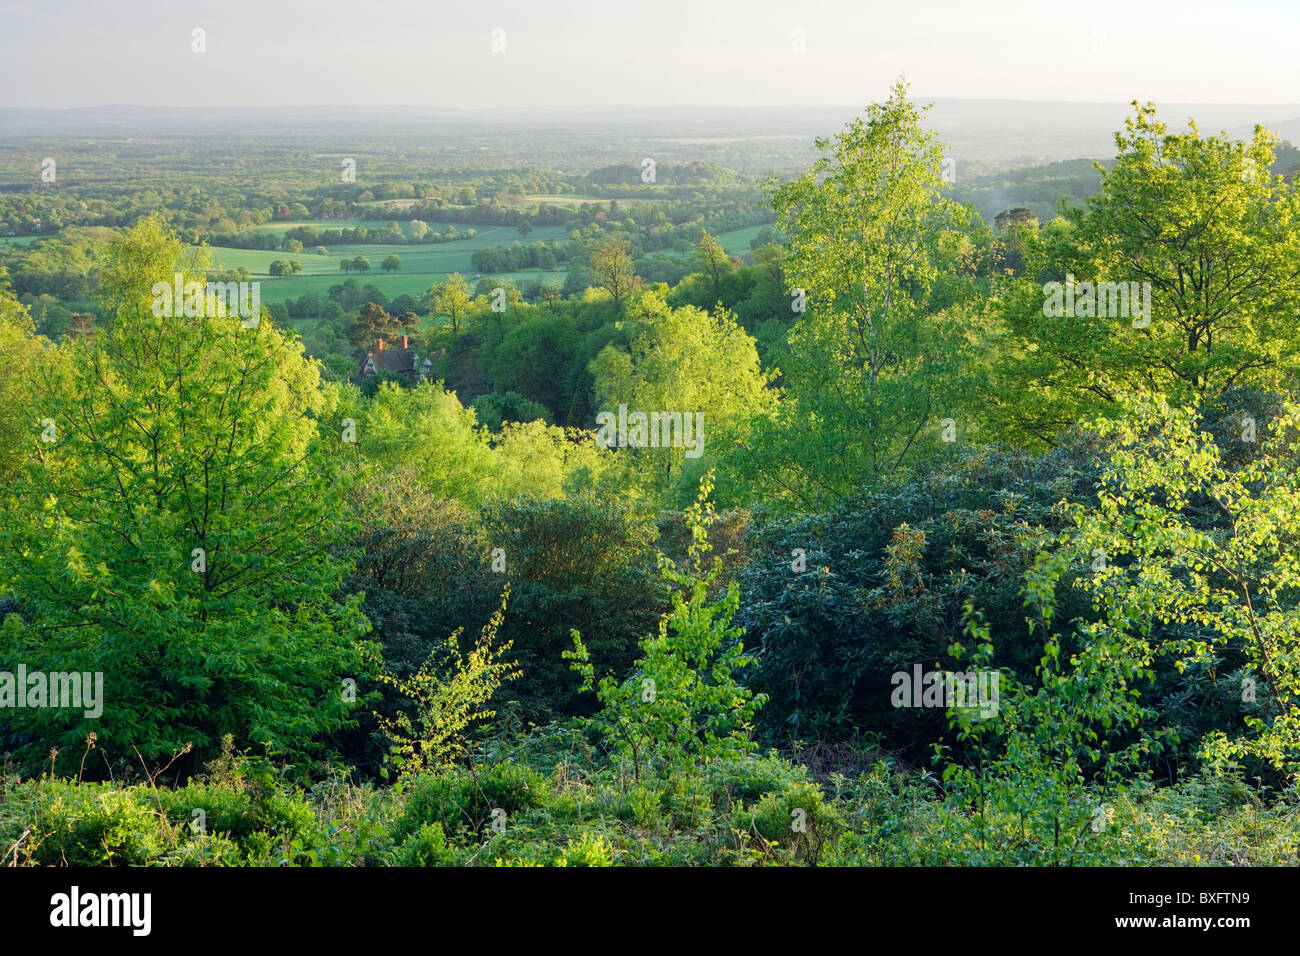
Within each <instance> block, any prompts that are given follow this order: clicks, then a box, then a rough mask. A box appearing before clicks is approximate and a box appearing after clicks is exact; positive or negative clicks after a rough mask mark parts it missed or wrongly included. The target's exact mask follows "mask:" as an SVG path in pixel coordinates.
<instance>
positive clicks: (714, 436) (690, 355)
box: [589, 291, 772, 488]
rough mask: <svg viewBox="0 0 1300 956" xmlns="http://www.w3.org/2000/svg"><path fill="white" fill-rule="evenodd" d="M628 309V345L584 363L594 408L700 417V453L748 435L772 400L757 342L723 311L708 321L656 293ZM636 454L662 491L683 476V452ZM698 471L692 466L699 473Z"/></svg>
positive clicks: (650, 450) (660, 450)
mask: <svg viewBox="0 0 1300 956" xmlns="http://www.w3.org/2000/svg"><path fill="white" fill-rule="evenodd" d="M630 311H631V314H630V315H629V317H628V318H627V319H626V320H625V322H624V326H623V330H624V333H625V335H626V341H627V345H626V347H620V345H618V344H614V343H611V344H610V345H607V346H605V348H603V349H602V350H601V351H600V353H599V354H597V356H596V357H595V359H593V360H592V361H591V363H590V365H589V369H590V371H591V374H592V376H593V377H594V390H595V396H596V402H597V406H598V407H599V409H600V410H602V411H607V412H616V410H617V408H618V406H619V405H620V404H625V405H627V406H628V408H629V410H631V411H643V412H646V413H649V412H651V411H663V412H681V413H682V415H683V417H685V416H688V415H690V416H693V415H695V413H697V412H698V413H702V415H703V421H704V431H703V433H702V434H701V435H700V436H699V438H700V440H701V441H704V442H705V443H704V446H703V448H702V451H703V452H704V454H709V453H710V452H711V450H713V449H715V448H725V447H729V446H730V445H731V444H732V443H733V442H735V441H737V440H739V439H740V438H742V437H743V436H744V435H746V434H747V430H748V425H749V423H750V421H751V420H752V419H753V417H754V416H756V415H759V414H761V413H763V412H764V411H766V410H767V408H768V407H769V406H770V404H771V400H772V395H771V393H770V392H769V391H768V389H767V387H766V386H767V382H768V378H769V375H768V374H767V373H765V372H764V371H763V370H762V368H761V367H760V365H759V361H758V352H757V351H756V350H755V348H754V340H753V339H752V338H751V337H750V336H749V335H747V334H746V333H745V330H744V329H742V328H741V327H740V326H739V325H738V324H737V323H736V320H735V317H734V316H733V315H731V313H730V312H727V311H725V310H724V311H722V312H719V313H718V314H717V315H716V316H710V315H709V314H708V313H707V312H705V311H703V310H702V309H697V308H695V307H694V306H683V307H682V308H679V309H671V308H669V307H668V306H667V305H666V304H665V303H664V300H663V297H662V296H661V295H660V294H659V293H657V292H655V291H649V292H647V293H645V294H644V295H642V296H641V297H640V298H639V299H638V300H637V303H636V304H635V305H634V306H633V307H632V309H631V310H630ZM705 439H707V441H705ZM636 457H637V459H638V461H639V462H640V463H641V464H640V467H641V468H642V469H643V470H644V472H645V474H647V475H648V476H652V481H654V482H655V484H657V485H659V487H664V488H666V487H668V486H670V485H671V484H672V483H673V481H674V480H675V478H676V477H678V476H679V475H681V473H682V468H683V464H684V462H685V461H686V460H687V459H686V449H684V448H663V447H659V448H648V449H645V450H644V451H641V452H638V453H637V456H636ZM702 459H703V456H699V457H696V458H693V461H695V462H697V463H698V462H699V461H701V460H702ZM703 470H704V469H703V468H702V467H701V466H700V465H699V464H696V466H695V474H696V475H697V476H698V474H701V473H702V472H703Z"/></svg>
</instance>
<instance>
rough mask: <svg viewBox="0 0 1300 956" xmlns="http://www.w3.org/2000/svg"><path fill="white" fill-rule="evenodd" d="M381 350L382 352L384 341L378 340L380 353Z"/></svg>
mask: <svg viewBox="0 0 1300 956" xmlns="http://www.w3.org/2000/svg"><path fill="white" fill-rule="evenodd" d="M383 350H384V340H383V339H380V340H379V351H381V352H382V351H383Z"/></svg>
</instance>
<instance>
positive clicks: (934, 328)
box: [745, 80, 970, 507]
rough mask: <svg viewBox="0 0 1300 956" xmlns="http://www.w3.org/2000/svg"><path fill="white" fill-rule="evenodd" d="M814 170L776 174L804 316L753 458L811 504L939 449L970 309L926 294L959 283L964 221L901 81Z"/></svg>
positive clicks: (783, 359) (761, 480)
mask: <svg viewBox="0 0 1300 956" xmlns="http://www.w3.org/2000/svg"><path fill="white" fill-rule="evenodd" d="M816 145H817V148H818V149H819V150H820V151H821V152H822V154H823V155H822V156H820V157H819V158H818V159H817V160H816V161H815V162H814V163H813V166H812V168H811V169H809V170H808V171H807V172H806V173H804V174H803V175H802V176H799V177H798V178H796V179H794V180H793V181H791V182H788V183H780V182H777V181H769V182H768V184H767V188H768V190H769V196H770V198H771V202H772V206H773V208H774V209H775V210H776V213H777V226H778V228H779V229H780V230H781V231H782V232H783V233H785V234H786V235H787V236H788V237H789V240H788V242H789V254H788V256H787V257H786V260H785V263H784V272H785V276H786V279H787V280H788V281H789V283H790V286H791V287H792V289H793V293H792V297H791V301H792V303H794V304H795V305H796V307H797V306H798V305H802V304H805V303H806V312H804V313H802V314H798V313H797V312H796V315H797V316H798V320H797V322H796V323H795V325H794V327H793V329H792V330H791V332H790V335H789V347H788V349H786V350H785V352H784V354H783V355H781V356H780V358H779V360H780V365H781V370H782V372H783V373H784V381H783V384H784V387H785V399H784V401H782V403H781V404H780V406H778V415H777V417H776V418H775V419H774V420H773V421H772V422H770V423H765V427H764V428H763V430H762V431H761V432H760V433H759V434H756V436H755V438H754V447H753V449H750V450H749V451H748V452H747V453H746V455H745V467H746V468H749V469H751V471H750V472H749V474H750V476H751V479H752V480H754V482H755V484H756V486H757V488H758V489H761V490H762V492H763V493H766V494H770V495H773V496H779V497H782V498H790V499H793V500H795V501H797V502H799V504H800V506H804V507H806V506H811V505H813V504H814V503H816V502H818V501H819V500H834V499H836V498H839V497H842V496H844V495H846V494H848V493H850V492H851V491H853V490H854V489H855V488H857V487H859V486H860V485H861V484H863V483H864V482H872V481H877V480H880V479H881V478H882V477H883V476H887V475H889V474H891V473H893V472H895V471H897V470H899V469H901V468H904V467H906V466H907V465H908V464H909V463H910V462H912V461H915V460H916V459H917V458H919V457H920V455H921V454H922V452H924V451H927V450H929V449H932V448H934V447H937V446H938V445H939V439H940V427H939V426H940V422H941V420H942V419H944V418H953V419H954V420H957V419H963V418H964V420H963V425H965V424H966V422H967V421H969V417H964V416H962V415H961V409H960V407H959V406H957V405H956V401H957V397H958V396H960V395H961V394H962V392H963V390H962V389H961V388H960V386H959V385H958V372H959V371H960V370H961V368H962V363H961V362H960V361H959V357H960V354H961V352H962V351H963V350H964V349H965V348H966V347H967V344H966V343H967V335H968V332H969V324H970V323H969V318H968V317H967V316H964V315H962V314H960V310H953V312H954V313H956V314H945V313H944V311H943V310H941V309H940V308H938V307H937V304H936V303H935V302H933V301H932V291H933V290H934V289H935V288H936V280H937V279H938V277H939V276H940V274H941V272H949V273H951V274H953V277H954V278H953V281H958V282H960V281H962V273H961V270H960V268H959V266H958V263H957V262H956V261H954V260H956V259H957V258H958V254H959V252H960V250H961V246H962V242H963V239H962V237H961V235H960V233H959V232H958V231H957V230H958V227H959V226H961V225H963V224H964V223H965V222H966V221H968V214H967V213H966V212H965V211H963V210H962V209H961V208H960V207H958V206H957V205H956V204H954V203H953V202H951V201H950V200H948V199H946V198H945V197H944V195H943V190H944V188H945V183H944V180H943V177H942V175H941V173H940V163H941V160H942V152H941V148H940V146H939V144H938V143H937V142H936V141H935V139H934V136H933V134H931V133H928V132H926V131H924V130H923V129H922V127H921V113H920V112H919V111H918V110H917V109H916V107H915V106H914V105H913V104H912V103H910V102H909V101H908V99H907V85H906V83H904V82H903V81H901V80H900V81H899V82H898V83H897V84H895V86H894V88H893V91H892V94H891V96H890V98H889V100H888V101H887V102H885V103H877V104H873V105H872V106H871V107H869V108H868V110H867V115H866V117H865V119H863V118H856V119H854V120H853V121H852V122H851V123H850V124H849V125H848V126H847V127H846V128H845V129H844V130H843V131H842V132H841V133H839V134H838V135H837V136H836V137H835V138H834V139H833V140H826V139H820V138H819V139H818V140H817V141H816Z"/></svg>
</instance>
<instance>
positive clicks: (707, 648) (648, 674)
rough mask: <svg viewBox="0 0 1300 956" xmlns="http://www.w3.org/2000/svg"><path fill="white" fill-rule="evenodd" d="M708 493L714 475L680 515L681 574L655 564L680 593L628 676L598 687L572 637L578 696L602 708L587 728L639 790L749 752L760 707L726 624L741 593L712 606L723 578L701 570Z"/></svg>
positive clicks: (663, 562) (664, 562)
mask: <svg viewBox="0 0 1300 956" xmlns="http://www.w3.org/2000/svg"><path fill="white" fill-rule="evenodd" d="M711 491H712V475H706V476H705V477H704V478H703V479H702V480H701V482H700V492H699V497H698V498H697V499H696V501H695V503H694V504H693V505H691V507H690V508H688V509H687V512H686V521H687V526H688V528H689V529H690V533H691V543H690V545H689V548H688V557H687V567H686V568H685V569H679V568H677V567H675V566H674V565H673V563H672V562H671V561H669V560H668V559H667V558H664V557H662V556H661V557H660V569H661V572H662V574H663V576H664V578H665V580H666V581H667V582H669V583H670V584H671V585H675V586H676V587H677V588H678V590H677V591H675V592H674V593H673V595H672V611H671V612H670V613H669V614H667V615H665V616H664V618H663V619H662V620H661V621H660V622H659V633H658V635H656V636H652V637H646V638H645V639H643V640H642V641H641V651H642V656H641V659H640V661H639V662H638V663H637V665H636V667H635V669H634V671H633V673H632V674H631V675H630V676H629V677H627V678H626V679H623V680H620V679H618V678H616V677H612V676H611V677H604V678H602V679H601V680H600V681H599V683H597V682H596V673H595V668H594V666H593V664H592V662H591V658H590V655H589V653H588V651H587V648H586V646H585V645H584V644H583V641H582V637H581V635H580V634H579V632H578V631H577V630H576V629H575V630H574V631H573V645H574V647H573V650H571V651H566V652H565V653H564V656H565V658H566V659H567V660H569V661H570V662H571V666H572V667H573V669H574V671H575V672H576V673H577V674H578V675H579V676H580V677H582V680H583V689H584V690H592V689H593V688H594V689H595V690H596V694H597V697H598V698H599V699H600V703H601V705H602V709H601V712H600V713H599V714H598V715H597V717H596V718H595V719H594V721H593V723H594V724H595V725H596V726H597V727H600V728H601V729H603V730H604V732H605V733H606V734H608V735H609V737H610V738H612V740H613V742H614V745H615V747H616V753H617V754H618V755H619V756H620V757H621V759H623V760H626V761H628V762H630V763H631V769H632V773H633V778H634V779H635V780H638V781H640V780H641V779H642V778H643V776H651V777H655V778H662V777H666V776H667V775H668V774H669V773H671V772H672V771H673V770H686V771H695V772H698V771H700V770H702V769H704V768H705V767H707V766H708V765H709V764H710V763H713V762H715V761H725V760H734V759H736V758H738V757H742V756H744V755H745V754H748V753H751V752H752V751H753V749H754V744H753V740H752V731H753V721H754V717H755V715H756V714H757V713H758V711H759V710H760V709H761V708H762V706H763V704H764V703H765V701H766V698H765V697H763V696H762V695H761V694H758V695H756V694H754V693H753V691H751V690H750V689H749V688H747V687H745V686H744V685H743V684H741V683H740V680H739V676H738V674H737V672H738V671H740V670H742V669H743V668H745V667H747V666H749V665H750V664H752V663H753V658H752V657H750V656H749V655H747V654H746V653H745V645H744V644H743V643H742V642H741V638H742V637H743V636H744V632H743V631H741V630H740V629H739V628H736V627H733V626H732V624H731V621H732V618H733V617H734V615H735V613H736V608H737V606H738V605H739V602H740V592H739V590H738V588H737V587H736V585H735V583H734V582H733V583H731V584H729V585H728V586H727V588H726V590H725V593H724V594H723V595H722V596H721V597H719V598H711V597H710V591H711V589H712V588H713V586H714V585H715V584H716V583H717V579H718V576H719V575H720V574H721V562H720V561H718V559H717V558H714V559H713V562H712V564H711V565H706V564H705V559H706V558H707V557H708V554H709V552H710V551H711V550H712V546H711V545H710V544H709V540H708V527H709V525H710V524H711V523H712V520H713V507H712V504H711V503H710V501H709V494H710V492H711Z"/></svg>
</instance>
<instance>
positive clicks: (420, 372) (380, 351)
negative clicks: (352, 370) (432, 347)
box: [357, 335, 433, 384]
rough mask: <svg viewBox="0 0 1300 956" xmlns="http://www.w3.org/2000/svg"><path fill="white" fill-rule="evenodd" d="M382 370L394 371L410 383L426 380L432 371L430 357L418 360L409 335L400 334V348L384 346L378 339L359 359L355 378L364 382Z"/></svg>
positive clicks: (381, 340) (382, 341)
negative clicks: (359, 362)
mask: <svg viewBox="0 0 1300 956" xmlns="http://www.w3.org/2000/svg"><path fill="white" fill-rule="evenodd" d="M382 372H395V373H396V374H398V375H401V376H403V377H404V378H406V379H409V380H410V382H411V383H412V384H415V383H416V382H421V381H427V380H428V378H429V376H430V375H431V374H432V373H433V360H432V358H431V357H430V358H425V360H424V361H423V362H419V356H418V355H416V354H415V350H414V349H412V348H411V347H410V337H409V336H406V335H403V336H402V347H401V348H400V349H386V348H384V340H383V339H380V340H379V343H378V345H377V346H376V348H375V350H374V351H373V352H367V353H366V357H365V358H364V359H362V360H361V368H360V369H358V371H357V380H358V382H359V383H361V382H365V380H366V379H367V378H369V377H370V376H372V375H379V374H380V373H382Z"/></svg>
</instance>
